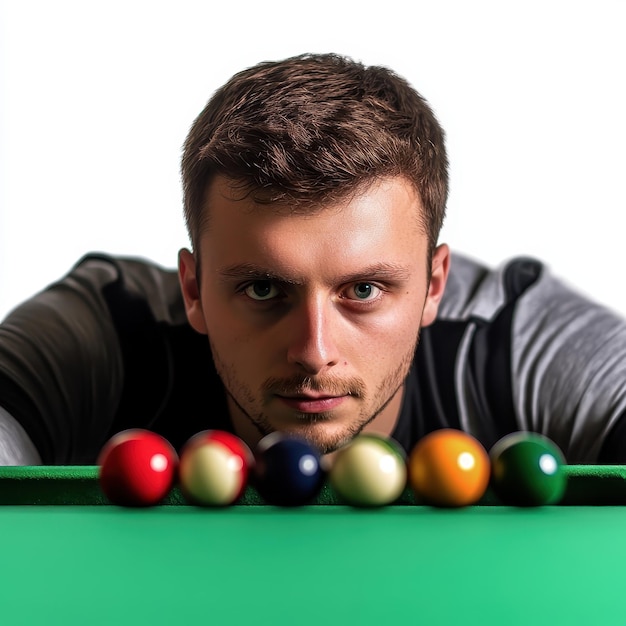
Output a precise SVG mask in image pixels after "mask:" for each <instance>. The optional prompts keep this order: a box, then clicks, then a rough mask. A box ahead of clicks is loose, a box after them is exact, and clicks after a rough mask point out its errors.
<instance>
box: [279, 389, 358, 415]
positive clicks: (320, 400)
mask: <svg viewBox="0 0 626 626" xmlns="http://www.w3.org/2000/svg"><path fill="white" fill-rule="evenodd" d="M276 397H277V398H278V399H279V400H280V401H281V402H283V403H284V404H286V405H287V406H288V407H289V408H291V409H295V410H296V411H299V412H300V413H324V412H326V411H331V410H332V409H335V408H337V407H338V406H339V405H340V404H342V403H343V402H344V401H345V400H346V399H348V398H349V397H350V396H349V395H340V396H336V395H335V396H334V395H326V394H324V393H307V394H298V395H280V394H277V395H276Z"/></svg>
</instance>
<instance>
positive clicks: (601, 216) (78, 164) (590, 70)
mask: <svg viewBox="0 0 626 626" xmlns="http://www.w3.org/2000/svg"><path fill="white" fill-rule="evenodd" d="M407 7H408V8H407ZM0 29H1V30H0V107H1V108H0V317H2V316H4V314H5V313H6V312H8V310H9V309H10V308H11V307H13V306H14V305H16V304H18V303H19V302H20V301H21V300H23V299H24V298H26V297H28V296H29V295H31V294H32V293H34V292H36V291H37V290H39V289H40V288H42V287H44V286H45V285H46V284H48V283H49V282H51V281H53V280H54V279H56V278H57V277H59V276H61V275H62V274H64V273H65V272H66V271H67V270H68V269H69V268H70V267H71V265H72V264H73V263H74V262H75V261H76V260H77V259H78V258H79V257H81V256H82V255H83V254H84V253H85V252H88V251H92V250H101V251H107V252H113V253H119V254H129V255H136V256H143V257H147V258H150V259H153V260H155V261H157V262H159V263H161V264H163V265H165V266H175V264H176V253H177V251H178V248H180V247H181V246H185V245H187V235H186V233H185V230H184V227H183V219H182V208H181V192H180V179H179V158H180V148H181V145H182V143H183V141H184V138H185V135H186V133H187V130H188V128H189V126H190V124H191V122H192V120H193V119H194V118H195V116H196V115H197V114H198V113H199V112H200V110H201V109H202V108H203V106H204V104H205V102H206V100H208V98H209V97H210V96H211V94H212V93H213V91H214V90H215V89H216V88H217V87H218V86H220V85H221V84H222V83H223V82H225V81H226V80H227V79H228V78H229V77H230V76H231V75H232V74H233V73H235V72H236V71H239V70H240V69H243V68H244V67H248V66H250V65H253V64H255V63H257V62H258V61H261V60H267V59H279V58H283V57H286V56H291V55H294V54H299V53H302V52H329V51H332V52H338V53H342V54H347V55H349V56H352V57H353V58H355V59H358V60H361V61H364V62H365V63H367V64H380V65H387V66H390V67H392V68H394V69H395V70H396V71H397V72H398V73H400V74H402V75H403V76H405V77H406V78H408V79H409V81H410V82H411V83H412V84H413V85H414V86H415V87H416V88H417V89H418V91H420V92H421V93H422V94H423V95H424V96H425V97H426V98H427V99H428V100H429V101H430V103H431V105H432V106H433V108H434V109H435V111H436V114H437V116H438V117H439V119H440V121H441V122H442V124H443V126H444V127H445V129H446V130H447V135H448V148H449V154H450V160H451V196H450V202H449V205H448V218H447V222H446V225H445V229H444V232H443V236H442V240H445V241H447V242H449V243H450V244H451V245H452V247H453V248H455V249H457V250H461V251H464V252H466V253H469V254H471V255H473V256H475V257H478V258H481V259H484V260H485V261H486V262H488V263H489V264H492V265H495V264H498V263H500V262H501V261H503V260H504V259H506V258H508V257H510V256H513V255H516V254H530V255H535V256H539V257H540V258H542V259H543V260H545V261H546V262H547V263H548V265H549V266H551V268H552V269H553V271H555V272H556V273H557V274H559V275H560V276H562V277H563V278H564V279H565V280H566V281H567V282H569V283H570V284H573V285H576V286H577V287H578V288H579V289H580V290H581V291H583V292H585V293H587V294H589V295H591V296H592V297H594V298H595V299H597V300H600V301H601V302H603V303H605V304H607V305H609V306H610V307H611V308H614V309H616V310H618V311H620V312H622V313H626V289H625V287H624V282H625V281H624V271H623V270H624V265H625V264H624V258H625V252H624V240H625V237H624V235H623V231H624V230H625V229H626V226H625V225H624V224H625V223H626V222H625V221H624V213H625V210H626V192H625V190H624V182H625V178H626V176H625V172H626V156H625V145H626V115H625V111H626V78H625V77H626V69H625V65H626V2H624V1H623V0H593V1H592V0H589V1H588V2H576V1H569V2H560V1H550V0H543V1H541V2H538V1H536V0H525V1H524V2H504V1H499V2H495V1H491V2H490V1H481V0H472V1H469V2H461V1H454V0H448V1H446V0H444V1H436V0H428V1H422V0H413V1H412V2H409V1H403V2H397V3H396V2H393V1H386V2H377V3H372V2H365V1H362V2H355V1H348V2H342V1H341V0H332V1H328V0H318V1H317V2H314V3H300V2H295V1H294V0H291V1H289V2H287V1H279V0H266V1H265V2H262V1H260V0H257V1H256V2H254V1H250V0H243V1H240V2H236V1H235V2H220V3H217V2H211V1H210V0H205V1H200V0H176V1H175V2H174V1H172V2H160V1H157V0H152V1H151V2H148V1H143V0H125V1H119V0H108V1H107V2H97V3H95V2H88V1H85V0H82V1H80V2H78V1H70V0H54V1H47V0H46V1H43V0H41V1H36V0H34V1H28V0H5V1H2V0H0Z"/></svg>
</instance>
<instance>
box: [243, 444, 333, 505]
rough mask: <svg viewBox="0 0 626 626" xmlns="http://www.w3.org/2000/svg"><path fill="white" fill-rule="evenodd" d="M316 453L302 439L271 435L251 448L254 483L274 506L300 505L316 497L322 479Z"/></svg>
mask: <svg viewBox="0 0 626 626" xmlns="http://www.w3.org/2000/svg"><path fill="white" fill-rule="evenodd" d="M320 461H321V458H320V453H319V450H317V448H315V447H314V446H312V445H311V444H310V443H308V442H307V441H306V440H305V439H302V438H300V437H296V436H293V435H289V434H286V433H280V432H274V433H271V434H269V435H266V436H265V437H263V439H261V441H259V443H258V445H257V447H256V449H255V467H254V484H255V486H256V488H257V490H258V492H259V494H260V495H261V497H262V498H263V499H264V500H265V501H266V502H267V503H268V504H271V505H275V506H301V505H303V504H307V503H308V502H310V501H311V500H313V499H314V498H315V496H317V494H318V493H319V491H320V490H321V488H322V485H323V483H324V479H325V475H326V474H325V471H324V469H323V468H322V466H321V463H320Z"/></svg>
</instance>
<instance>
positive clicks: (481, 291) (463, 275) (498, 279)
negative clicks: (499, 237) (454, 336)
mask: <svg viewBox="0 0 626 626" xmlns="http://www.w3.org/2000/svg"><path fill="white" fill-rule="evenodd" d="M545 276H546V268H545V266H544V264H543V263H541V262H540V261H538V260H537V259H534V258H531V257H517V258H513V259H510V260H508V261H505V262H504V263H501V264H500V265H499V266H497V267H495V268H489V267H488V266H486V265H485V264H483V263H481V262H479V261H476V260H474V259H472V258H470V257H468V256H465V255H462V254H458V253H453V254H452V257H451V262H450V273H449V276H448V282H447V285H446V290H445V293H444V296H443V299H442V302H441V306H440V309H439V317H438V319H439V320H447V321H461V320H468V319H471V318H480V319H485V320H489V319H492V318H493V317H495V316H496V315H497V314H498V313H499V312H500V311H501V310H502V308H503V307H505V306H506V305H507V304H510V303H512V302H515V301H516V300H517V299H518V298H520V297H521V296H522V295H523V294H524V293H525V292H526V291H527V290H528V289H529V288H530V287H531V286H533V285H535V284H537V283H538V282H540V281H541V280H544V278H545Z"/></svg>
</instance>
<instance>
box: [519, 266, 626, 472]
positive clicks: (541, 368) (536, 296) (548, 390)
mask: <svg viewBox="0 0 626 626" xmlns="http://www.w3.org/2000/svg"><path fill="white" fill-rule="evenodd" d="M512 333H513V336H512V341H513V349H512V381H513V387H514V388H513V396H514V403H515V409H516V413H517V416H518V420H519V425H520V428H522V429H524V430H530V431H534V432H539V433H543V434H545V435H546V436H548V437H550V438H551V439H552V440H553V441H554V442H555V443H557V444H558V445H559V446H560V447H561V449H562V450H563V451H564V453H565V456H566V459H567V461H568V462H569V463H597V462H601V461H602V460H603V459H602V454H601V451H602V447H603V445H604V443H605V441H606V440H607V437H609V434H610V433H612V432H614V433H618V432H620V431H618V430H615V428H616V425H617V424H618V423H619V421H620V418H621V416H622V415H624V414H626V322H625V321H624V319H623V318H622V317H621V316H619V315H617V314H616V313H614V312H612V311H611V310H609V309H608V308H606V307H603V306H600V305H599V304H596V303H594V302H592V301H590V300H589V299H588V298H586V297H584V296H583V295H581V294H579V293H577V292H576V291H575V290H573V289H572V288H570V287H569V286H568V285H567V284H565V283H563V282H562V281H559V280H557V279H556V278H554V277H553V276H552V275H551V274H550V273H549V271H548V270H546V269H545V268H544V270H543V272H542V275H541V276H540V277H539V279H538V280H537V281H536V282H535V283H534V284H533V285H532V286H531V287H530V288H529V289H527V290H526V292H525V293H524V294H523V296H522V297H521V298H520V299H519V301H518V303H517V306H516V307H515V313H514V318H513V329H512ZM622 431H624V429H622ZM614 436H615V435H613V437H614ZM617 443H618V442H616V441H615V440H614V441H613V443H612V449H613V450H614V455H613V457H612V458H613V460H614V459H615V450H617V449H619V448H620V446H619V445H617ZM621 450H622V451H623V452H624V451H626V442H624V444H622V445H621ZM622 462H626V456H624V457H622Z"/></svg>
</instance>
